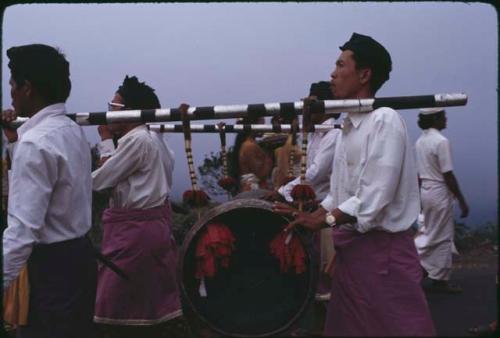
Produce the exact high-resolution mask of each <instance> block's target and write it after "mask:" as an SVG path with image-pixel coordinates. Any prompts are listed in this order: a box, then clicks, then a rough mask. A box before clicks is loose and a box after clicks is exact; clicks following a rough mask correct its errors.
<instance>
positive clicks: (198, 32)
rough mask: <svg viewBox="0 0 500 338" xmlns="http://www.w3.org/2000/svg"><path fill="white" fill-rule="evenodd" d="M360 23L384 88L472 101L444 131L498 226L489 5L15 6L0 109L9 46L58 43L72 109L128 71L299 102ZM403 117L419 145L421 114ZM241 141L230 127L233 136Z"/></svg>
mask: <svg viewBox="0 0 500 338" xmlns="http://www.w3.org/2000/svg"><path fill="white" fill-rule="evenodd" d="M353 32H357V33H361V34H365V35H370V36H372V37H373V38H375V39H376V40H378V41H379V42H380V43H382V44H383V45H384V46H385V47H386V48H387V49H388V51H389V52H390V54H391V57H392V60H393V71H392V72H391V78H390V80H389V81H388V82H387V83H386V84H385V85H384V86H383V87H382V88H381V90H380V91H379V92H378V93H377V96H378V97H385V96H407V95H426V94H435V93H455V92H463V93H466V94H467V95H468V98H469V101H468V104H467V105H466V106H463V107H450V108H447V115H448V127H447V129H446V130H444V131H443V134H444V135H445V136H446V137H448V138H449V140H450V141H451V145H452V153H453V161H454V172H455V175H456V177H457V179H458V181H459V184H460V187H461V189H462V192H463V194H464V196H465V198H466V200H467V202H468V204H469V206H470V210H471V212H470V215H469V217H468V218H467V219H466V220H465V222H466V223H467V224H468V225H471V226H474V225H481V224H484V223H486V222H489V221H491V222H493V223H494V224H497V208H498V202H497V201H498V175H497V173H498V106H497V102H498V101H497V95H498V92H497V90H498V83H497V77H498V63H497V62H498V54H497V53H498V18H497V13H496V11H495V8H494V7H492V6H491V5H488V4H481V3H469V4H467V3H451V2H448V3H440V2H425V3H410V2H400V3H397V2H396V3H376V4H375V3H370V2H363V3H335V2H332V3H295V2H294V3H283V2H281V3H203V4H200V3H196V4H189V3H165V4H153V3H151V4H146V3H138V4H23V5H14V6H10V7H7V8H6V10H5V11H4V13H3V21H2V52H1V53H2V55H1V58H2V91H1V93H2V108H3V109H6V108H10V107H11V98H10V87H9V85H8V81H9V76H10V72H9V69H8V67H7V58H6V54H5V53H6V50H7V49H8V48H10V47H12V46H17V45H23V44H30V43H43V44H48V45H52V46H55V47H58V48H60V49H61V51H62V52H63V53H64V54H65V55H66V57H67V59H68V60H69V62H70V67H71V80H72V91H71V95H70V97H69V99H68V101H67V108H68V112H87V111H105V110H106V108H107V102H108V101H110V100H111V99H112V97H113V95H114V93H115V91H116V90H117V88H118V86H119V85H120V84H121V83H122V81H123V79H124V77H125V75H136V76H137V77H138V78H139V80H140V81H145V82H146V83H147V84H148V85H150V86H151V87H153V88H155V90H156V93H157V95H158V97H159V99H160V102H161V104H162V107H164V108H172V107H177V106H178V105H179V104H180V103H181V102H185V103H188V104H190V105H192V106H211V105H216V104H219V105H222V104H249V103H268V102H290V101H298V100H300V99H301V98H303V97H305V96H306V95H307V93H308V90H309V86H310V84H311V83H312V82H317V81H320V80H329V78H330V73H331V72H332V70H333V69H334V65H335V61H336V59H337V57H338V55H339V53H340V51H339V49H338V46H340V45H342V44H343V43H344V42H345V41H347V40H348V39H349V38H350V36H351V34H352V33H353ZM400 113H401V114H402V115H403V116H404V118H405V120H406V123H407V126H408V130H409V133H410V138H411V140H412V141H413V142H415V141H416V139H417V138H418V136H419V135H420V133H421V130H420V129H419V128H418V126H417V123H416V121H417V115H418V110H402V111H400ZM268 120H269V119H268ZM213 122H214V121H203V122H201V121H199V122H194V123H213ZM227 122H229V123H232V122H234V120H228V121H227ZM84 130H85V132H86V135H87V138H88V140H89V143H90V144H91V145H94V144H95V143H97V142H98V140H99V138H98V134H97V131H96V127H95V126H92V127H84ZM164 137H165V139H166V140H167V142H168V143H169V145H170V146H171V148H172V149H173V150H174V152H175V154H176V160H175V171H174V186H173V192H172V196H171V198H172V199H173V200H176V201H179V200H180V199H181V195H182V193H183V192H184V191H185V190H187V189H190V182H189V178H188V169H187V161H186V157H185V152H184V144H183V136H182V134H168V135H165V136H164ZM233 139H234V135H228V145H232V142H233ZM192 146H193V155H194V161H195V166H196V167H198V166H199V165H200V164H201V163H202V161H203V159H204V158H205V155H208V154H209V153H210V152H211V151H213V152H217V151H219V147H220V143H219V137H218V135H217V134H198V133H196V134H193V145H192ZM223 200H224V199H223ZM455 211H456V216H457V219H458V207H457V208H456V210H455Z"/></svg>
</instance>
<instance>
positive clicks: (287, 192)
mask: <svg viewBox="0 0 500 338" xmlns="http://www.w3.org/2000/svg"><path fill="white" fill-rule="evenodd" d="M298 184H300V177H297V178H296V179H294V180H293V181H290V182H288V183H287V184H285V185H282V186H281V187H280V188H279V189H278V193H279V194H280V195H281V196H283V197H284V198H285V199H286V200H287V201H288V202H293V198H292V190H293V188H294V187H295V186H296V185H298Z"/></svg>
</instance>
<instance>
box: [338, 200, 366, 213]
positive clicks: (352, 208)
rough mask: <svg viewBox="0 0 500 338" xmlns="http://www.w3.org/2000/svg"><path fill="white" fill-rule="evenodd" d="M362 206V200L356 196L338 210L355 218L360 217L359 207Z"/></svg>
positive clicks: (342, 204)
mask: <svg viewBox="0 0 500 338" xmlns="http://www.w3.org/2000/svg"><path fill="white" fill-rule="evenodd" d="M360 206H361V200H360V199H359V198H357V197H356V196H352V197H351V198H349V199H348V200H346V201H344V202H343V203H341V204H340V205H339V206H338V208H339V209H340V211H342V212H343V213H344V214H348V215H350V216H353V217H356V218H357V217H358V213H359V207H360Z"/></svg>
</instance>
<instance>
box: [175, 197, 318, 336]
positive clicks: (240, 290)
mask: <svg viewBox="0 0 500 338" xmlns="http://www.w3.org/2000/svg"><path fill="white" fill-rule="evenodd" d="M271 207H272V204H271V203H269V202H266V201H262V200H257V199H235V200H232V201H230V202H227V203H225V204H222V205H220V206H218V207H215V208H214V209H212V210H210V211H209V212H207V214H205V215H204V216H203V217H202V218H201V219H200V220H199V221H198V222H197V223H196V224H195V225H194V226H193V228H192V229H191V230H190V231H189V233H188V234H187V236H186V238H185V240H184V243H183V245H182V252H181V257H180V262H179V270H180V271H179V272H180V273H179V276H180V278H181V290H182V294H183V297H184V298H185V301H186V303H187V304H188V306H190V307H191V310H192V311H193V312H194V313H195V314H196V316H197V317H199V319H201V320H202V321H203V322H205V323H206V324H207V325H208V326H209V327H210V328H211V329H213V330H215V331H216V332H218V333H220V334H222V335H228V336H235V337H264V336H271V335H276V334H279V333H282V332H284V331H285V330H286V329H288V328H289V327H290V326H291V325H292V324H293V323H294V322H295V321H296V320H297V319H298V318H299V317H300V316H301V315H302V314H303V312H304V310H305V308H306V306H307V305H308V303H309V302H310V301H311V300H312V298H313V296H314V289H315V285H316V278H317V275H316V271H317V268H316V267H315V266H311V265H312V260H311V250H310V248H309V247H308V245H307V240H305V238H304V237H303V236H302V235H301V234H299V233H298V232H294V236H297V238H298V239H299V240H300V242H301V243H302V245H303V248H304V250H305V253H306V255H305V256H306V259H305V266H306V269H305V272H303V273H299V274H297V273H296V272H295V271H289V272H280V263H279V260H278V259H277V258H276V257H275V256H273V255H272V254H271V251H270V242H271V241H272V240H273V238H275V236H276V235H277V234H279V233H280V232H282V230H283V226H284V225H285V224H287V223H288V222H289V221H288V220H287V219H286V218H284V217H283V216H280V215H277V214H275V213H273V212H272V210H271ZM211 222H217V223H223V224H225V225H226V226H227V227H228V228H229V229H230V231H231V232H232V234H233V236H234V238H235V242H234V246H235V249H234V251H233V252H232V254H231V256H230V262H229V267H228V268H222V267H221V268H218V269H217V273H216V274H215V276H214V277H212V278H204V280H205V281H204V285H205V289H206V296H204V295H203V293H200V279H197V278H196V276H195V274H196V259H197V258H196V246H197V243H198V241H199V240H200V238H201V234H202V233H204V232H205V231H206V227H207V225H208V224H209V223H211Z"/></svg>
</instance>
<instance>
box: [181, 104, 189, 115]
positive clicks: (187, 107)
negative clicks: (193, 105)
mask: <svg viewBox="0 0 500 338" xmlns="http://www.w3.org/2000/svg"><path fill="white" fill-rule="evenodd" d="M188 109H189V104H187V103H181V104H180V105H179V110H180V111H181V113H183V114H187V112H188Z"/></svg>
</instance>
